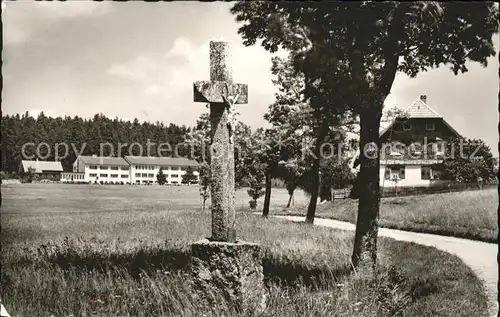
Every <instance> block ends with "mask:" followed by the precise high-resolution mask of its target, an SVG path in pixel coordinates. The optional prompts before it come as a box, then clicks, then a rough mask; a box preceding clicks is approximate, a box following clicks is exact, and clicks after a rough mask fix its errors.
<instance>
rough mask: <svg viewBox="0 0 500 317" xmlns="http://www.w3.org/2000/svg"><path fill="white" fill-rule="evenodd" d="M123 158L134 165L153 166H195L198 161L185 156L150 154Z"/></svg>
mask: <svg viewBox="0 0 500 317" xmlns="http://www.w3.org/2000/svg"><path fill="white" fill-rule="evenodd" d="M125 160H127V162H129V163H130V164H134V165H155V166H191V167H197V166H198V163H197V162H196V161H193V160H189V159H187V158H176V157H152V156H125Z"/></svg>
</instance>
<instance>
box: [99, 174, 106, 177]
mask: <svg viewBox="0 0 500 317" xmlns="http://www.w3.org/2000/svg"><path fill="white" fill-rule="evenodd" d="M99 177H108V174H99Z"/></svg>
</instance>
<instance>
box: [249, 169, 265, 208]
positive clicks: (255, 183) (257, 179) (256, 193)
mask: <svg viewBox="0 0 500 317" xmlns="http://www.w3.org/2000/svg"><path fill="white" fill-rule="evenodd" d="M264 178H265V176H264V166H263V164H259V163H257V164H255V168H254V170H253V173H252V174H250V175H249V176H248V187H249V188H248V190H247V193H248V195H249V196H250V198H252V200H250V202H249V204H250V208H251V209H256V208H257V199H259V198H260V197H262V196H263V195H264V194H265V191H264V190H263V188H264V185H263V183H264Z"/></svg>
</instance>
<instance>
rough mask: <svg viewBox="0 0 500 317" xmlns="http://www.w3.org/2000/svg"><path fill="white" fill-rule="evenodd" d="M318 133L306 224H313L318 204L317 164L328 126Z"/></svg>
mask: <svg viewBox="0 0 500 317" xmlns="http://www.w3.org/2000/svg"><path fill="white" fill-rule="evenodd" d="M320 129H321V130H320V131H319V133H318V138H317V140H316V145H315V146H314V152H313V154H314V156H315V158H314V159H313V166H312V169H311V175H312V186H311V200H310V201H309V207H308V208H307V215H306V223H310V224H312V223H314V215H315V214H316V206H317V204H318V193H319V162H320V153H319V152H320V148H321V143H322V142H323V140H324V139H325V137H326V135H327V133H328V125H325V126H323V127H321V128H320Z"/></svg>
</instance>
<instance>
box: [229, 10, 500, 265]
mask: <svg viewBox="0 0 500 317" xmlns="http://www.w3.org/2000/svg"><path fill="white" fill-rule="evenodd" d="M231 12H232V13H233V14H236V20H237V21H239V22H245V24H244V25H243V26H242V27H241V28H240V29H239V33H240V34H241V35H242V36H243V38H244V44H245V45H253V44H255V43H256V41H257V39H262V40H263V41H262V45H263V46H264V47H265V48H266V49H268V50H270V51H276V50H277V49H278V48H279V47H283V48H285V49H288V50H292V51H294V52H295V56H296V57H297V58H296V62H297V63H304V61H306V62H311V63H312V64H310V65H309V67H308V69H309V72H308V73H307V77H308V80H309V81H312V82H316V83H318V85H319V86H321V88H322V89H323V90H324V93H323V94H321V95H320V96H317V98H327V99H328V98H331V97H335V96H338V91H339V88H340V87H342V86H343V87H344V89H343V90H341V91H342V95H343V99H344V102H343V104H340V105H338V106H339V107H344V106H348V108H349V109H351V110H352V111H354V112H355V113H357V114H359V117H360V149H362V153H363V154H366V155H361V157H360V165H361V169H360V172H359V178H360V181H359V184H360V186H359V196H360V199H359V206H358V218H357V219H358V220H357V224H356V235H355V243H354V250H353V256H352V260H353V264H354V266H355V267H363V268H367V269H369V270H370V271H372V272H374V269H375V266H376V259H377V234H378V217H379V208H380V187H379V166H380V158H379V155H378V153H379V149H380V139H379V128H380V119H381V116H382V109H383V103H384V100H385V98H386V97H387V95H388V94H389V93H390V91H391V87H392V84H393V82H394V79H395V76H396V73H397V72H398V71H399V72H403V73H405V74H407V75H409V76H410V77H416V76H417V74H418V73H419V72H420V71H425V70H427V69H429V68H432V67H438V66H440V65H442V64H447V65H450V67H451V70H452V71H453V72H454V73H455V74H458V73H459V72H462V73H464V72H466V71H467V67H466V65H465V64H466V61H467V60H470V61H476V62H479V63H480V64H482V65H483V66H486V65H487V58H488V57H490V56H493V55H494V54H495V51H494V47H493V42H492V36H493V34H496V32H497V30H498V18H499V13H498V7H497V6H496V5H495V4H494V3H493V2H481V3H471V2H427V1H425V2H424V1H416V2H389V1H386V2H367V1H363V2H334V3H331V2H319V3H318V2H308V3H300V4H299V3H294V2H292V3H290V2H237V3H236V4H235V5H234V6H233V7H232V8H231ZM312 57H316V58H312ZM302 69H304V70H306V68H305V67H303V68H302ZM328 87H330V90H329V89H328ZM328 92H329V93H328ZM312 97H314V93H313V94H312ZM334 100H335V98H332V99H330V104H336V102H333V101H334ZM339 102H340V103H342V101H340V100H339Z"/></svg>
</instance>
